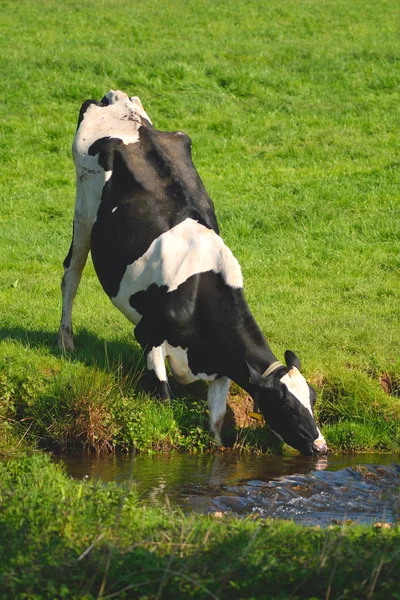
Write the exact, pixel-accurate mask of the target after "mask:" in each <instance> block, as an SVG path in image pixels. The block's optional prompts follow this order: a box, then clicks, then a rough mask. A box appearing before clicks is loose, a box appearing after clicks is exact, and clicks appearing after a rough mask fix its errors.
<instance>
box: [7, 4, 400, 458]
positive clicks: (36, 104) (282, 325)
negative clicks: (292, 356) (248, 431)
mask: <svg viewBox="0 0 400 600" xmlns="http://www.w3.org/2000/svg"><path fill="white" fill-rule="evenodd" d="M1 14H2V17H1V37H0V44H1V48H2V52H1V63H2V81H3V86H2V91H1V103H0V122H1V128H2V144H1V149H0V152H1V162H0V169H1V178H0V194H1V196H0V197H1V208H0V228H1V229H0V231H1V235H0V255H1V267H2V268H1V272H0V336H1V345H0V376H1V385H2V390H3V392H2V404H1V411H0V412H1V414H2V415H3V419H4V420H5V421H4V422H5V426H4V436H6V434H7V436H9V435H11V433H12V431H14V432H15V431H17V435H18V436H20V437H21V436H23V435H25V434H27V437H26V438H25V437H24V440H25V439H30V442H33V440H34V436H35V435H36V436H37V437H39V438H41V436H42V435H44V433H43V432H44V431H45V430H46V428H47V430H48V429H49V428H50V429H51V430H54V429H57V423H59V422H60V419H62V413H63V411H64V412H65V410H67V409H68V407H67V408H63V403H62V402H58V405H57V406H58V408H57V410H56V411H54V410H53V409H52V408H51V407H52V402H53V404H54V399H57V398H60V397H62V396H63V395H64V396H65V395H68V394H67V390H68V389H69V388H68V386H71V385H75V386H76V385H78V386H80V385H82V386H84V387H85V386H86V388H90V387H93V388H94V389H98V390H99V394H98V395H102V394H103V391H102V390H104V386H106V387H107V386H108V388H109V387H111V388H113V387H115V386H116V385H117V386H118V385H119V384H118V382H116V381H115V377H114V372H115V370H117V371H118V370H119V369H120V365H121V363H122V364H123V365H124V369H125V370H129V369H131V370H132V369H133V370H134V369H136V368H137V367H138V365H140V352H139V348H138V346H137V345H136V343H135V342H134V340H133V336H132V332H131V327H130V325H129V323H128V322H127V321H126V320H125V319H124V318H123V317H122V315H120V314H119V313H118V312H117V311H116V310H115V309H114V308H113V307H112V306H111V305H110V302H109V300H108V298H107V297H106V296H105V294H104V293H103V292H102V290H101V288H100V285H99V283H98V282H97V279H96V276H95V274H94V271H93V268H92V266H91V264H88V265H87V268H86V269H85V272H84V277H83V281H82V284H81V287H80V291H79V292H78V297H77V300H76V303H75V312H74V326H75V334H76V347H77V350H76V353H75V354H74V355H73V356H72V358H65V357H61V356H60V355H59V354H58V352H57V350H56V348H55V338H56V331H57V328H58V323H59V316H60V291H59V285H60V279H61V276H62V260H63V259H64V257H65V255H66V253H67V251H68V247H69V243H70V239H71V228H72V214H73V205H74V186H75V182H74V168H73V163H72V158H71V155H70V146H71V141H72V138H73V135H74V131H75V127H76V120H77V115H78V111H79V108H80V105H81V103H82V101H83V100H85V99H86V98H90V97H93V98H97V99H100V98H101V97H102V96H103V94H104V93H105V92H106V91H108V90H109V89H111V88H113V89H122V90H124V91H127V92H129V93H130V94H135V95H139V96H140V98H141V99H142V102H143V104H144V106H145V108H146V110H147V111H148V113H149V114H150V116H151V118H152V120H153V122H154V124H155V125H156V126H157V127H158V128H159V129H164V130H177V129H182V130H184V131H185V132H187V133H188V134H189V135H190V136H191V138H192V139H193V147H194V159H195V164H196V166H197V168H198V170H199V172H200V174H201V176H202V178H203V180H204V182H205V185H206V188H207V190H208V192H209V193H210V195H211V197H212V198H213V200H214V202H215V206H216V211H217V216H218V218H219V222H220V226H221V231H222V236H223V238H224V240H225V241H226V243H227V244H228V245H229V246H230V247H231V249H232V250H233V252H234V254H235V255H236V256H237V258H238V259H239V261H240V263H241V265H242V268H243V273H244V277H245V290H246V294H247V298H248V301H249V304H250V307H251V309H252V310H253V312H254V315H255V317H256V319H257V320H258V322H259V324H260V326H261V328H262V330H263V331H264V333H265V335H266V336H267V338H268V340H269V341H270V344H271V346H272V348H273V350H274V351H275V353H276V354H277V356H278V358H280V359H282V358H283V352H284V350H285V349H286V348H290V349H292V350H295V351H296V352H297V353H298V354H299V356H300V357H301V359H302V363H303V367H304V372H305V374H306V375H307V376H308V377H309V378H310V379H311V381H312V382H313V383H314V384H315V385H316V386H317V388H318V391H319V396H320V399H319V403H318V414H319V419H320V423H321V425H322V428H323V430H324V433H325V435H326V437H327V439H328V441H329V444H330V447H331V449H346V450H362V449H380V450H386V451H388V450H393V449H397V450H398V449H399V447H400V430H399V426H398V424H399V415H400V401H399V394H400V362H399V348H400V322H399V319H400V317H399V315H400V311H399V273H400V231H399V229H400V219H399V217H400V191H399V190H400V187H399V183H400V169H399V165H400V163H399V158H398V157H399V145H400V142H399V135H398V131H399V108H398V107H399V99H400V93H399V91H400V71H399V59H398V57H399V54H400V40H399V36H398V31H397V23H398V18H399V17H400V7H399V6H398V4H397V3H396V2H394V1H387V2H386V1H384V0H380V1H379V2H378V3H377V2H370V1H369V0H367V1H365V0H363V1H361V0H353V1H352V2H345V1H344V0H332V1H330V2H316V1H315V0H308V1H305V2H301V3H300V2H297V1H295V0H288V1H287V2H285V3H282V2H278V1H277V0H271V2H268V3H264V2H260V1H256V0H248V1H245V0H244V1H240V0H234V1H232V2H230V3H222V2H210V1H209V0H186V1H185V2H183V1H181V0H176V1H172V0H167V1H166V2H164V3H162V4H160V3H159V2H155V1H153V0H148V1H146V2H144V3H133V2H129V1H127V0H120V1H119V2H114V1H107V2H105V1H103V0H97V1H96V2H92V1H90V2H86V3H78V2H75V1H72V0H66V1H65V2H63V3H61V2H56V1H51V0H42V1H41V2H39V1H35V0H30V1H28V0H21V1H20V2H18V3H16V2H11V1H9V2H7V1H6V2H2V13H1ZM95 365H97V366H95ZM91 370H92V371H93V372H92V371H91ZM98 370H99V371H101V373H102V374H100V375H98V374H97V371H98ZM104 372H105V375H104ZM60 373H61V375H59V374H60ZM98 377H100V379H101V378H103V379H102V383H100V384H97V383H96V384H93V382H94V381H95V380H97V379H98ZM104 377H105V378H106V380H107V378H108V382H107V381H105V382H104ZM77 378H78V379H79V380H81V381H82V383H80V382H78V383H77V382H76V380H77ZM96 385H98V386H99V387H98V388H96ZM62 386H64V387H62ZM54 387H56V388H57V390H58V391H57V392H55V391H54ZM130 387H132V386H130ZM86 388H85V389H86ZM184 393H186V394H191V393H192V392H191V391H190V388H187V392H184ZM85 394H86V393H85ZM129 394H131V396H130V397H131V398H132V397H133V399H131V402H133V403H134V402H135V392H131V391H130V392H129ZM129 394H128V395H129ZM87 395H88V394H86V396H87ZM92 395H93V396H96V393H93V394H92ZM103 395H104V394H103ZM87 402H88V403H89V404H90V402H91V400H90V399H89V400H87ZM95 402H98V400H96V401H95ZM140 405H141V404H140V402H139V403H137V402H136V406H140ZM43 406H44V407H45V408H44V412H43V411H42V408H41V407H43ZM70 408H71V407H70V405H69V409H68V410H70ZM171 410H172V413H171ZM106 412H107V415H108V417H107V418H108V419H109V421H110V422H112V421H113V415H114V414H115V411H114V412H113V409H111V408H110V407H109V406H107V408H106ZM125 412H126V413H127V414H128V411H125ZM156 412H157V411H156ZM166 412H168V415H169V416H168V419H170V418H171V419H172V421H174V418H175V417H174V415H173V409H171V408H170V407H169V408H168V407H167V408H166ZM199 412H201V411H199ZM171 415H172V416H171ZM200 416H201V419H200V420H201V422H203V421H204V418H203V417H204V415H200ZM199 418H200V417H199ZM46 419H47V420H46ZM121 419H122V421H123V422H124V423H123V424H120V425H119V426H118V427H120V429H119V431H121V428H122V429H124V427H125V429H126V428H127V427H128V428H129V427H130V429H131V431H133V429H132V427H133V426H132V424H131V423H127V420H126V419H128V420H129V418H128V417H127V416H123V417H121ZM172 421H171V423H172ZM39 422H40V423H43V427H42V428H41V427H40V423H39ZM71 426H72V425H71ZM110 427H111V428H112V425H110ZM118 427H117V429H118ZM179 427H180V425H179V424H178V425H177V424H176V422H175V424H174V423H172V424H171V428H172V430H173V429H174V428H175V429H176V428H178V429H179ZM28 429H29V431H28ZM164 429H165V428H164ZM189 429H190V428H189ZM11 430H12V431H11ZM167 430H168V431H169V429H168V427H167ZM168 431H167V433H166V436H167V438H168V435H170V433H168ZM193 431H197V425H196V426H194V429H193ZM155 432H156V433H155V439H156V438H157V436H160V433H159V431H158V430H157V429H155ZM181 433H182V431H181ZM110 435H111V437H110V439H111V440H113V441H112V443H114V442H115V440H116V436H117V434H116V433H115V432H114V433H112V434H110ZM121 435H122V436H123V437H124V436H125V437H124V440H125V443H126V444H128V445H129V443H131V442H132V441H133V442H135V440H136V439H137V438H135V435H136V433H132V434H129V435H128V434H126V432H125V433H124V434H121ZM146 435H147V434H146ZM148 435H149V436H150V437H149V438H148V441H149V443H150V445H151V442H152V440H151V439H150V438H151V434H148ZM171 435H172V434H171ZM117 437H118V436H117ZM172 437H173V436H172ZM184 437H185V435H184V433H182V435H181V436H180V440H181V441H180V442H179V444H180V445H182V443H183V442H182V438H184ZM181 442H182V443H181ZM202 443H204V444H206V443H207V440H206V441H204V440H203V442H202ZM9 444H10V439H9V438H8V441H6V442H5V443H3V445H2V448H3V450H2V451H3V452H4V451H5V450H4V448H6V449H7V447H9ZM179 444H178V445H179ZM144 445H146V444H144Z"/></svg>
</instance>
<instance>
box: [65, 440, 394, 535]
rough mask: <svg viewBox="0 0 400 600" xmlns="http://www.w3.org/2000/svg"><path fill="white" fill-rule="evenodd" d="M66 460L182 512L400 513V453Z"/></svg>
mask: <svg viewBox="0 0 400 600" xmlns="http://www.w3.org/2000/svg"><path fill="white" fill-rule="evenodd" d="M63 462H64V463H65V464H66V467H67V470H68V472H69V473H70V475H71V476H73V477H75V478H86V477H89V478H93V479H102V480H103V481H117V482H118V481H126V480H130V481H133V482H134V483H135V484H137V486H138V490H139V491H140V492H141V495H142V497H143V498H144V499H147V500H148V501H154V500H155V499H158V500H161V501H163V499H164V498H165V497H166V496H167V497H168V500H169V502H171V503H172V504H175V505H179V506H180V507H181V508H183V509H184V510H185V511H197V512H204V513H210V512H211V513H212V512H229V513H231V512H234V513H237V514H255V515H258V516H259V517H261V518H265V517H279V518H290V519H294V520H296V521H298V522H302V523H313V524H321V525H326V524H329V523H330V522H332V520H333V519H343V518H350V519H352V520H356V521H360V522H369V521H370V520H373V519H375V520H376V519H379V518H380V519H382V518H385V519H386V520H389V521H394V520H396V519H397V516H398V512H399V511H398V505H399V491H398V490H399V488H400V456H399V455H374V454H358V455H339V456H332V455H331V456H329V455H328V456H324V457H320V458H317V457H316V458H308V457H303V456H301V455H298V454H287V455H284V456H268V455H263V456H248V455H241V454H236V453H233V452H218V453H216V454H202V455H187V454H173V453H170V454H161V455H160V454H157V455H144V454H137V455H134V454H133V455H120V456H113V457H105V458H93V457H69V458H64V459H63ZM363 465H364V466H363ZM365 465H368V466H365ZM389 465H391V466H389Z"/></svg>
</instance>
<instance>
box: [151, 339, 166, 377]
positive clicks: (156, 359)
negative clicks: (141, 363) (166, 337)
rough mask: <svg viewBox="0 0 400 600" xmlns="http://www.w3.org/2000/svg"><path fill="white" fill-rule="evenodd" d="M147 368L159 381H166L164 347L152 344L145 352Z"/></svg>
mask: <svg viewBox="0 0 400 600" xmlns="http://www.w3.org/2000/svg"><path fill="white" fill-rule="evenodd" d="M147 368H148V369H149V371H151V370H153V371H154V373H155V374H156V376H157V379H158V380H159V381H167V379H168V378H167V370H166V368H165V348H164V344H161V346H157V347H156V346H153V348H152V349H151V350H150V352H149V353H148V354H147Z"/></svg>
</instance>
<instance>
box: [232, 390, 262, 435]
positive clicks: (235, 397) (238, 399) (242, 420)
mask: <svg viewBox="0 0 400 600" xmlns="http://www.w3.org/2000/svg"><path fill="white" fill-rule="evenodd" d="M231 388H233V389H231V392H230V394H229V396H228V409H227V412H226V416H225V420H224V427H226V428H227V429H243V428H245V427H254V426H255V425H259V426H262V425H264V420H260V421H258V420H257V419H254V418H252V417H250V413H251V412H253V410H254V403H253V399H252V398H251V397H250V396H249V395H248V394H247V393H246V392H245V391H244V390H242V389H241V388H239V387H238V388H237V389H236V386H234V385H232V386H231Z"/></svg>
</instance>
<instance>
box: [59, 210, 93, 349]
mask: <svg viewBox="0 0 400 600" xmlns="http://www.w3.org/2000/svg"><path fill="white" fill-rule="evenodd" d="M91 227H92V223H91V222H88V221H87V220H86V219H83V220H77V219H75V220H74V228H73V234H72V242H71V247H70V249H69V252H68V254H67V257H66V259H65V260H64V263H63V264H64V277H63V278H62V282H61V292H62V311H61V323H60V328H59V330H58V340H57V343H58V347H59V348H60V350H68V351H72V350H73V349H74V341H73V333H72V304H73V301H74V298H75V296H76V292H77V290H78V286H79V282H80V280H81V276H82V271H83V267H84V266H85V264H86V260H87V256H88V254H89V250H90V232H91Z"/></svg>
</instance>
